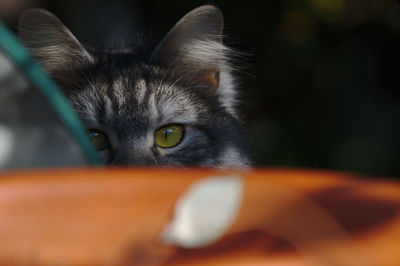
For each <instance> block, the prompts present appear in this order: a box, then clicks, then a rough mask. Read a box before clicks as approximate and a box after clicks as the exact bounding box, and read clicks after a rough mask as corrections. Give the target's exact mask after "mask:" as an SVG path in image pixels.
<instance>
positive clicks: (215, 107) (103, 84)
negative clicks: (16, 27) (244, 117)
mask: <svg viewBox="0 0 400 266" xmlns="http://www.w3.org/2000/svg"><path fill="white" fill-rule="evenodd" d="M222 30H223V19H222V14H221V12H220V11H219V10H218V9H217V8H215V7H214V6H202V7H199V8H197V9H195V10H193V11H191V12H189V13H188V14H187V15H186V16H184V17H183V18H182V19H181V20H180V21H179V22H178V23H177V24H176V26H175V27H174V28H173V29H172V30H171V31H170V32H169V33H168V34H167V36H166V37H165V38H164V39H163V40H162V41H161V42H160V44H159V45H158V46H157V47H155V48H154V49H153V50H152V51H151V50H150V49H148V48H147V47H136V48H134V49H121V50H114V51H113V50H94V49H91V48H84V46H83V45H81V44H80V43H79V42H78V41H77V40H76V38H75V37H73V35H72V34H71V32H70V31H69V30H68V29H67V28H65V26H63V25H62V24H61V22H60V21H59V20H58V19H57V18H56V17H54V16H53V15H52V14H50V13H48V12H47V11H43V10H37V9H35V10H31V11H28V12H27V13H26V14H25V15H23V16H22V18H21V20H20V37H21V39H22V40H23V41H24V42H25V43H26V44H27V46H28V47H29V48H30V49H31V52H32V53H33V55H34V56H36V57H37V58H38V60H39V61H40V63H41V64H42V65H43V66H44V68H45V69H46V71H47V72H48V73H50V74H51V75H52V76H53V77H54V78H55V79H56V80H57V81H58V82H59V83H60V84H61V86H62V87H63V88H64V89H65V94H66V95H67V97H68V98H69V99H70V102H71V104H72V105H73V107H74V109H75V111H76V112H77V113H78V114H79V116H80V117H81V119H82V121H83V122H84V124H85V125H86V127H87V128H88V129H98V130H101V131H103V132H105V133H106V134H107V137H108V139H109V141H110V144H111V145H110V148H109V149H107V150H105V151H102V152H101V154H100V156H102V158H103V159H104V160H105V161H106V162H107V163H109V164H153V165H203V166H245V165H248V164H249V159H248V156H247V140H246V137H245V135H244V134H243V132H242V129H241V126H240V122H239V121H238V115H237V112H236V101H237V100H236V95H237V93H236V88H235V80H234V78H233V75H232V67H231V66H230V64H228V63H227V62H229V54H230V50H229V49H228V48H226V47H225V46H224V45H223V43H222ZM46 35H49V38H45V36H46ZM47 40H51V41H50V42H47ZM147 51H150V52H147ZM169 124H181V125H183V126H184V128H185V135H184V138H183V140H182V142H181V143H180V144H179V145H177V146H175V147H172V148H168V149H165V148H161V147H158V146H157V145H155V143H154V132H155V130H157V129H158V128H160V127H162V126H165V125H169Z"/></svg>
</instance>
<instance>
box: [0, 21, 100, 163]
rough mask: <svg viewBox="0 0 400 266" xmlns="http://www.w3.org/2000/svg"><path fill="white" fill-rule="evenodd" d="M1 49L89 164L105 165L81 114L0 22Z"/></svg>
mask: <svg viewBox="0 0 400 266" xmlns="http://www.w3.org/2000/svg"><path fill="white" fill-rule="evenodd" d="M0 49H1V50H3V51H4V52H5V53H6V55H8V57H9V58H10V59H11V60H12V61H13V62H14V63H15V64H16V66H17V67H18V69H20V70H21V71H22V73H23V74H24V75H25V76H26V77H27V78H28V79H29V80H30V82H31V83H32V84H33V85H34V86H35V87H36V88H38V90H39V91H40V92H41V93H42V95H43V96H44V97H45V98H46V99H47V100H48V102H49V103H50V105H51V107H52V108H53V110H54V111H55V112H56V114H57V115H58V116H59V118H60V119H61V121H62V122H63V124H64V125H65V126H66V127H67V128H68V130H69V131H70V132H71V134H72V136H73V137H74V138H75V140H76V142H77V143H78V145H79V147H80V148H81V150H82V152H83V153H84V155H85V156H86V158H87V159H88V161H89V163H90V164H93V165H102V162H101V161H100V159H99V158H98V156H97V153H96V151H95V150H94V148H93V147H92V145H91V143H90V140H89V138H88V136H87V132H86V130H85V129H84V127H83V125H82V123H81V122H80V120H79V117H78V115H77V114H76V113H75V112H74V111H73V109H72V107H71V106H70V104H69V103H68V101H67V99H66V98H65V96H64V95H63V94H62V93H61V91H60V89H59V88H58V86H57V85H56V84H55V83H54V82H53V81H52V80H51V79H50V78H49V76H48V75H46V73H44V71H43V70H42V69H41V68H40V66H39V65H38V64H37V63H36V62H35V60H34V59H33V58H32V56H30V55H29V53H28V52H27V50H26V48H25V47H24V46H23V45H22V44H21V43H20V42H19V40H18V39H17V37H15V36H14V34H13V33H11V32H10V31H9V30H8V29H7V27H6V26H5V25H4V24H3V23H2V22H1V21H0Z"/></svg>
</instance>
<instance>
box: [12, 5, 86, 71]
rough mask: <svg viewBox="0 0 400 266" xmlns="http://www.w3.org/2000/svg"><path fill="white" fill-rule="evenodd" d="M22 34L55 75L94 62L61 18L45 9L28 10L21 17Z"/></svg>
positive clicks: (46, 67) (20, 35)
mask: <svg viewBox="0 0 400 266" xmlns="http://www.w3.org/2000/svg"><path fill="white" fill-rule="evenodd" d="M19 37H20V39H21V40H22V41H23V42H24V43H25V45H26V46H27V48H28V49H29V51H30V52H31V54H32V55H33V56H34V57H35V58H36V59H37V60H38V61H39V63H40V64H41V65H42V66H43V67H44V69H45V70H46V71H47V72H48V73H50V74H52V75H55V76H57V75H61V74H62V73H63V72H65V71H68V70H74V69H75V68H77V67H79V64H84V63H88V62H91V61H93V58H92V56H91V55H90V54H89V53H88V52H87V51H86V50H85V48H83V46H82V45H81V44H80V43H79V41H78V40H77V39H76V38H75V36H74V35H73V34H72V33H71V32H70V31H69V30H68V29H67V28H66V27H65V26H64V25H63V24H62V23H61V21H60V20H59V19H58V18H57V17H55V16H54V15H53V14H51V13H50V12H48V11H46V10H43V9H29V10H28V11H26V12H25V13H24V14H23V15H22V16H21V18H20V20H19Z"/></svg>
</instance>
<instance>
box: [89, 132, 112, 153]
mask: <svg viewBox="0 0 400 266" xmlns="http://www.w3.org/2000/svg"><path fill="white" fill-rule="evenodd" d="M89 139H90V141H91V143H92V145H93V147H94V148H95V149H96V150H97V151H102V150H105V149H107V148H108V147H109V142H108V138H107V136H106V134H104V132H102V131H100V130H97V129H91V130H90V131H89Z"/></svg>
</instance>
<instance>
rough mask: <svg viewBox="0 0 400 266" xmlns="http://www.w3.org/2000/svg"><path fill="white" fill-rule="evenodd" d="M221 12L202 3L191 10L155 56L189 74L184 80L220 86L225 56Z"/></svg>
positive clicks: (156, 50)
mask: <svg viewBox="0 0 400 266" xmlns="http://www.w3.org/2000/svg"><path fill="white" fill-rule="evenodd" d="M223 27H224V22H223V16H222V13H221V11H220V10H219V9H218V8H216V7H215V6H211V5H206V6H201V7H199V8H196V9H194V10H192V11H191V12H189V13H187V14H186V15H185V16H184V17H183V18H182V19H181V20H180V21H179V22H178V23H177V24H176V25H175V26H174V27H173V28H172V29H171V30H170V31H169V33H168V34H167V36H166V37H165V38H164V39H163V40H162V41H161V43H160V44H159V45H158V46H157V47H156V49H155V50H154V52H153V54H152V59H153V60H156V61H157V62H161V63H163V64H164V65H165V66H166V67H168V68H170V69H173V70H175V71H177V73H178V74H180V75H182V78H183V77H184V76H183V75H186V76H185V78H184V79H186V80H190V81H192V82H197V83H200V84H204V85H210V86H218V85H219V75H220V71H221V69H220V68H221V66H222V60H223V59H224V46H223V44H222V31H223Z"/></svg>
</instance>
